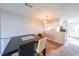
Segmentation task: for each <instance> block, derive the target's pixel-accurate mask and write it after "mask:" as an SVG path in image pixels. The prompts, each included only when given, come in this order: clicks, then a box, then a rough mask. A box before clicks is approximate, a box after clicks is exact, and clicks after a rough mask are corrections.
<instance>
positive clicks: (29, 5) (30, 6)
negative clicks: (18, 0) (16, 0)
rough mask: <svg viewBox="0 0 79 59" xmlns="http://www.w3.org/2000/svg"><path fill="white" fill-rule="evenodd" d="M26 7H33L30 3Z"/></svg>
mask: <svg viewBox="0 0 79 59" xmlns="http://www.w3.org/2000/svg"><path fill="white" fill-rule="evenodd" d="M25 6H27V7H29V8H32V7H33V6H32V5H31V4H30V3H25Z"/></svg>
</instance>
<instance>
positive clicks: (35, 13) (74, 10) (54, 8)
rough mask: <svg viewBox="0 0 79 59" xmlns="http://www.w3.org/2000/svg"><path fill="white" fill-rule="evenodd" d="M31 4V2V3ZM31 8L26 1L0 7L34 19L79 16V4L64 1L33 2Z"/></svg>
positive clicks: (0, 5)
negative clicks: (26, 4)
mask: <svg viewBox="0 0 79 59" xmlns="http://www.w3.org/2000/svg"><path fill="white" fill-rule="evenodd" d="M30 4H31V3H30ZM31 5H32V6H33V7H32V8H29V7H27V6H25V4H24V3H9V4H8V3H7V4H0V9H2V10H7V11H10V12H13V13H16V14H20V15H24V16H26V17H29V18H32V19H40V18H41V19H42V18H44V17H45V16H46V15H48V17H51V18H52V17H58V18H62V19H68V18H75V17H79V4H76V3H75V4H66V3H65V4H64V3H63V4H62V3H58V4H56V3H32V4H31Z"/></svg>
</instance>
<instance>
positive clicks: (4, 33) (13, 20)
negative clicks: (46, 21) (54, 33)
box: [1, 10, 42, 52]
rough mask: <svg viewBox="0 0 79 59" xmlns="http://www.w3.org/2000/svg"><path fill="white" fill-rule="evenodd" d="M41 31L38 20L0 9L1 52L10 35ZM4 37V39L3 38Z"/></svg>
mask: <svg viewBox="0 0 79 59" xmlns="http://www.w3.org/2000/svg"><path fill="white" fill-rule="evenodd" d="M41 31H42V24H41V22H40V21H38V20H32V19H27V17H24V16H21V15H18V14H15V13H12V12H8V11H4V10H3V11H2V10H1V38H2V41H1V51H2V52H3V50H4V48H5V47H6V45H7V43H8V41H9V38H11V37H12V36H18V35H26V34H32V33H38V32H41ZM3 38H6V39H3Z"/></svg>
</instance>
